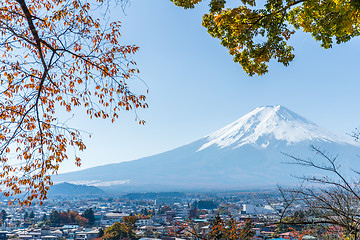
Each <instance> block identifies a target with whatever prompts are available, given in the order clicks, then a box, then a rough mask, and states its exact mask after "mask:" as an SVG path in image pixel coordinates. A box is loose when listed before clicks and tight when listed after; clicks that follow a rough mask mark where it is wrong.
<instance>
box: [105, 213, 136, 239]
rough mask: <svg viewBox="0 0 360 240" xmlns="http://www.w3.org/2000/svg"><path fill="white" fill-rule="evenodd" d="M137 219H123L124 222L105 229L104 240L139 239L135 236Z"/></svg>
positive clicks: (131, 217)
mask: <svg viewBox="0 0 360 240" xmlns="http://www.w3.org/2000/svg"><path fill="white" fill-rule="evenodd" d="M136 220H137V217H134V216H129V217H123V222H122V223H120V222H117V223H114V224H113V225H111V226H110V227H108V228H107V229H105V232H104V235H103V236H102V238H101V239H103V240H118V239H131V240H133V239H137V237H136V235H135V230H136V225H135V223H136Z"/></svg>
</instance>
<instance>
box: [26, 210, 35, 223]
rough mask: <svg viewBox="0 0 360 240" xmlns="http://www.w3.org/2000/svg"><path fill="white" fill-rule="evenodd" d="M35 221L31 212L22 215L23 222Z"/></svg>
mask: <svg viewBox="0 0 360 240" xmlns="http://www.w3.org/2000/svg"><path fill="white" fill-rule="evenodd" d="M34 219H35V213H34V211H31V212H30V213H28V212H26V211H25V213H24V221H25V222H26V221H33V220H34Z"/></svg>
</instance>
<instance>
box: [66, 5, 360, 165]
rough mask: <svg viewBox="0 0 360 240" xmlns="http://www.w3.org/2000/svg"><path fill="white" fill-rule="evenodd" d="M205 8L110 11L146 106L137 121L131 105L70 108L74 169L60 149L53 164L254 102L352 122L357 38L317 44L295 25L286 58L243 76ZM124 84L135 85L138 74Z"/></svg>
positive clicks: (237, 112)
mask: <svg viewBox="0 0 360 240" xmlns="http://www.w3.org/2000/svg"><path fill="white" fill-rule="evenodd" d="M207 9H208V7H207V3H203V4H201V5H199V6H198V7H197V8H196V9H193V10H184V9H182V8H179V7H176V6H175V5H174V4H172V3H171V2H170V0H152V1H149V0H131V4H130V5H129V6H128V7H127V8H126V9H125V12H123V11H122V10H121V8H120V7H118V9H114V10H112V18H113V19H117V20H121V21H122V29H121V32H122V35H123V43H122V44H136V45H138V46H139V47H140V52H139V53H138V54H136V55H134V60H135V61H136V62H137V63H138V67H139V69H140V71H141V73H140V77H141V79H142V80H144V81H145V82H146V84H147V85H148V87H149V94H148V95H147V97H148V103H149V105H150V107H149V108H148V109H146V110H144V111H140V112H138V114H139V116H140V117H141V118H142V119H144V120H146V122H147V123H146V125H145V126H140V125H138V124H137V123H136V122H135V121H134V118H135V115H134V113H132V112H130V113H125V112H124V113H123V114H122V115H121V119H120V120H119V121H117V122H115V123H114V124H111V123H110V121H103V120H88V118H87V117H86V116H85V115H84V114H82V113H80V112H77V113H76V116H75V117H74V118H73V119H72V120H71V121H72V122H71V123H72V124H73V126H75V127H79V128H81V129H82V130H85V131H87V132H90V133H92V137H91V138H88V137H87V135H84V140H85V143H86V144H87V150H86V151H85V152H84V153H81V154H80V155H81V157H82V158H83V165H82V167H81V168H77V167H75V164H74V163H73V161H72V158H71V157H70V159H69V160H68V161H67V162H65V163H64V164H63V166H62V167H61V168H60V171H61V172H67V171H73V170H80V169H83V168H88V167H92V166H97V165H103V164H108V163H114V162H120V161H126V160H133V159H137V158H140V157H144V156H149V155H153V154H156V153H160V152H163V151H167V150H170V149H173V148H176V147H179V146H181V145H184V144H187V143H190V142H192V141H194V140H197V139H199V138H201V137H203V136H204V135H206V134H209V133H211V132H212V131H215V130H217V129H219V128H221V127H223V126H225V125H227V124H229V123H231V122H233V121H235V120H236V119H238V118H240V117H242V116H243V115H244V114H246V113H248V112H249V111H251V110H253V109H254V108H256V107H258V106H264V105H278V104H281V105H284V106H286V107H288V108H289V109H291V110H293V111H294V112H296V113H298V114H300V115H302V116H304V117H306V118H308V119H310V120H312V121H314V122H315V123H317V124H318V125H320V126H322V127H324V128H326V129H328V130H330V131H332V132H334V133H337V134H340V135H341V134H342V135H345V134H346V133H349V132H351V131H352V130H353V129H354V128H356V127H359V126H360V112H359V111H358V108H359V101H358V95H359V89H360V81H359V80H360V77H359V58H358V56H360V49H359V43H360V40H359V39H353V40H352V41H350V42H349V43H346V44H342V45H336V46H334V47H333V48H332V49H328V50H324V49H322V48H320V43H319V42H315V40H313V39H312V38H311V36H310V35H309V34H305V33H301V32H299V33H297V34H296V35H295V36H294V37H293V38H292V43H293V46H294V47H295V55H296V57H295V60H294V61H293V62H292V63H291V64H290V66H288V67H284V66H283V65H281V64H279V63H277V62H271V64H270V72H269V73H268V74H266V75H265V76H261V77H248V76H247V75H246V74H245V73H244V72H243V70H242V68H241V66H240V65H238V64H236V63H233V62H232V57H231V56H230V55H229V54H228V52H227V50H226V49H225V48H223V47H222V46H221V45H220V44H219V41H218V40H217V39H213V38H211V37H210V35H208V33H207V32H206V29H205V28H203V27H202V26H201V18H202V15H203V14H204V13H205V12H206V11H207ZM131 84H132V83H131ZM132 85H133V86H134V87H135V89H136V90H137V91H139V92H141V91H143V92H144V91H145V87H144V85H143V84H140V83H139V82H135V83H134V84H132Z"/></svg>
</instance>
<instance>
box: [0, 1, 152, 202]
mask: <svg viewBox="0 0 360 240" xmlns="http://www.w3.org/2000/svg"><path fill="white" fill-rule="evenodd" d="M108 4H110V1H109V3H108ZM103 5H104V3H103V0H72V1H66V0H3V1H0V19H1V20H0V53H1V56H2V58H1V60H0V83H1V87H0V88H1V89H0V91H1V97H0V162H1V164H2V169H3V171H2V172H1V173H0V178H1V181H0V183H1V184H3V185H5V186H6V190H5V191H4V192H3V193H4V195H5V196H14V195H16V194H23V193H25V194H26V195H25V196H22V198H21V199H20V198H18V199H15V200H17V201H18V202H19V203H20V204H31V202H32V201H33V200H34V199H38V202H39V203H42V201H43V200H44V199H46V194H47V191H48V190H49V187H50V186H51V185H52V181H51V175H52V174H56V173H57V171H58V169H59V164H60V163H61V162H62V161H64V160H65V159H67V158H68V153H67V151H68V149H69V147H71V148H72V149H73V150H74V152H75V162H76V164H77V165H80V158H79V157H78V156H77V155H76V152H77V151H83V150H84V149H85V148H86V146H85V144H84V142H83V140H82V137H81V133H80V132H79V131H78V130H77V129H73V128H71V127H70V126H68V125H67V124H66V119H61V118H60V117H59V116H60V115H64V112H69V113H70V112H72V111H73V110H74V108H78V107H80V106H81V109H83V110H84V111H85V112H86V113H87V114H88V115H89V117H90V118H104V119H110V120H111V121H112V122H113V121H114V120H115V119H116V118H118V116H119V115H118V114H119V111H121V110H125V111H127V110H131V109H136V108H146V107H147V104H146V103H145V96H144V95H138V94H136V93H134V92H133V91H132V90H131V89H130V87H129V86H128V84H127V82H128V81H130V80H132V79H135V77H136V74H137V73H138V70H137V68H136V66H135V65H136V63H135V62H134V61H132V60H131V59H130V58H129V57H130V55H132V54H134V53H136V52H137V51H138V47H137V46H133V45H128V46H123V45H121V44H120V36H121V34H120V31H119V29H120V22H109V21H108V19H105V16H108V15H107V14H105V15H103V16H102V17H103V18H102V19H98V18H97V16H101V14H99V11H102V10H103V12H104V11H110V10H111V9H113V8H112V7H111V6H109V5H107V4H105V6H103ZM135 114H136V112H135ZM70 116H71V115H70ZM136 116H137V115H136ZM137 120H139V119H137ZM139 123H141V124H143V123H144V121H143V120H139ZM15 200H14V201H15Z"/></svg>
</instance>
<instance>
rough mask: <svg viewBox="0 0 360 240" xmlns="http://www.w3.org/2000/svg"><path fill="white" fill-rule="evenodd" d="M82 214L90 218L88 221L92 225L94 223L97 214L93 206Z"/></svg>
mask: <svg viewBox="0 0 360 240" xmlns="http://www.w3.org/2000/svg"><path fill="white" fill-rule="evenodd" d="M81 216H82V217H84V218H86V219H87V220H88V223H89V225H90V226H92V225H94V223H95V216H94V211H93V210H92V208H88V209H86V210H85V211H84V212H83V214H82V215H81Z"/></svg>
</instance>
